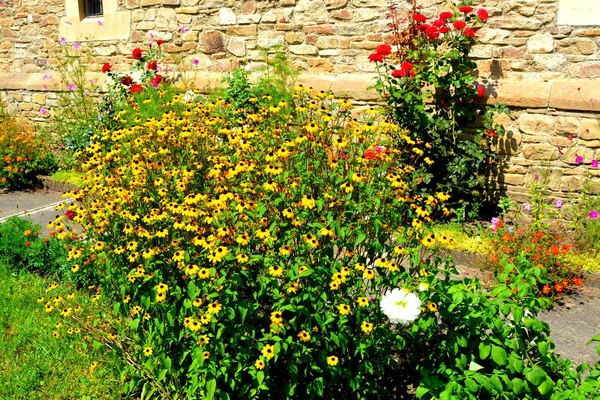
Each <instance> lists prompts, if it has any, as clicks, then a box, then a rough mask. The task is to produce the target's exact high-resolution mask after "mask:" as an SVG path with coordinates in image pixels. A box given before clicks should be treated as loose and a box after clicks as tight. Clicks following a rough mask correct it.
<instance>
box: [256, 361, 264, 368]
mask: <svg viewBox="0 0 600 400" xmlns="http://www.w3.org/2000/svg"><path fill="white" fill-rule="evenodd" d="M254 367H255V368H256V369H258V370H262V369H264V368H265V362H264V361H263V360H256V361H255V362H254Z"/></svg>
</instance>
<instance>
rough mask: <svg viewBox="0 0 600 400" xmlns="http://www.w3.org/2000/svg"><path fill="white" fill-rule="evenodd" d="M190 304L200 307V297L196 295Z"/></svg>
mask: <svg viewBox="0 0 600 400" xmlns="http://www.w3.org/2000/svg"><path fill="white" fill-rule="evenodd" d="M192 304H193V305H194V307H200V306H201V305H202V299H201V298H200V297H196V298H195V299H194V301H193V303H192Z"/></svg>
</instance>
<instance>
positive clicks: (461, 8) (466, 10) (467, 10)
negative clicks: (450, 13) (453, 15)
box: [458, 6, 473, 13]
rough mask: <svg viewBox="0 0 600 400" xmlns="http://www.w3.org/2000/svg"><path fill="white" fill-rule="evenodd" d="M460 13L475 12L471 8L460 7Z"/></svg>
mask: <svg viewBox="0 0 600 400" xmlns="http://www.w3.org/2000/svg"><path fill="white" fill-rule="evenodd" d="M458 11H460V12H463V13H470V12H471V11H473V7H471V6H460V7H458Z"/></svg>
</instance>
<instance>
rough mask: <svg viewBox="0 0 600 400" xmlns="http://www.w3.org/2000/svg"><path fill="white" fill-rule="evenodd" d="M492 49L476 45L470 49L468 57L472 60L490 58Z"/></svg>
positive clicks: (488, 46) (489, 46) (487, 46)
mask: <svg viewBox="0 0 600 400" xmlns="http://www.w3.org/2000/svg"><path fill="white" fill-rule="evenodd" d="M493 49H494V47H493V46H491V45H482V44H476V45H474V46H473V47H472V48H471V52H470V53H469V56H470V57H472V58H492V54H493Z"/></svg>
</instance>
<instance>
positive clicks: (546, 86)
mask: <svg viewBox="0 0 600 400" xmlns="http://www.w3.org/2000/svg"><path fill="white" fill-rule="evenodd" d="M511 67H512V65H511ZM551 88H552V84H551V83H548V82H535V81H513V80H505V81H501V82H500V83H499V84H498V87H497V89H496V90H497V95H496V96H494V95H493V94H492V96H490V97H489V99H488V102H490V103H491V102H495V101H497V102H500V103H504V104H506V105H509V106H515V107H537V108H545V107H547V106H548V96H549V95H550V89H551Z"/></svg>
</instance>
